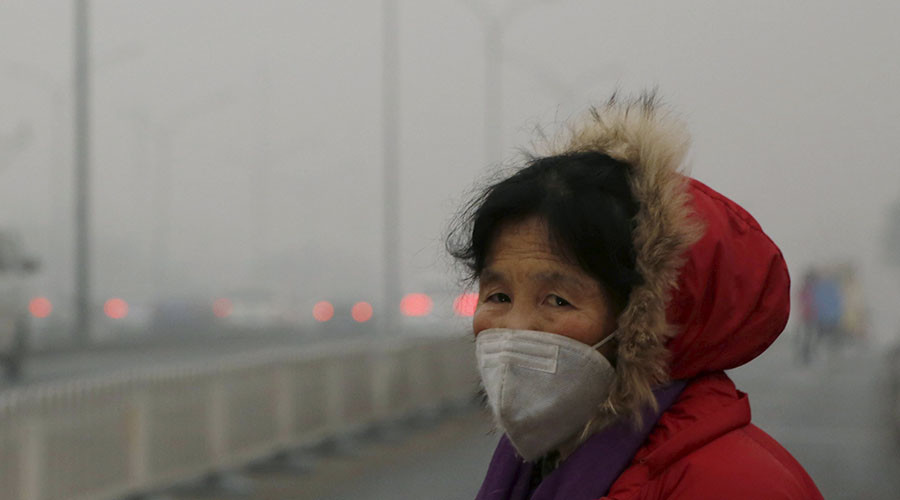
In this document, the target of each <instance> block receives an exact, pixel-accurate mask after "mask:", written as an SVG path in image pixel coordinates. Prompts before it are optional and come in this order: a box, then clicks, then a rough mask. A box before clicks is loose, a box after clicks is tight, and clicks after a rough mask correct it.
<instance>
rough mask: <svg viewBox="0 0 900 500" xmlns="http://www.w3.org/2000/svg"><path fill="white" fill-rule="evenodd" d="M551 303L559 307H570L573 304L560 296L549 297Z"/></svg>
mask: <svg viewBox="0 0 900 500" xmlns="http://www.w3.org/2000/svg"><path fill="white" fill-rule="evenodd" d="M549 299H550V303H551V304H552V305H554V306H557V307H563V306H570V305H572V304H570V303H569V301H568V300H566V299H564V298H562V297H560V296H559V295H551V296H550V297H549Z"/></svg>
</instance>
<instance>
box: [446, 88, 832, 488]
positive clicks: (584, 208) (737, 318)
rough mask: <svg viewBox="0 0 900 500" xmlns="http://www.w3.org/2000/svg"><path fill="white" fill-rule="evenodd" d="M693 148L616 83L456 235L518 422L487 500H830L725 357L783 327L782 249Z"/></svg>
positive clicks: (506, 404) (495, 381) (485, 375)
mask: <svg viewBox="0 0 900 500" xmlns="http://www.w3.org/2000/svg"><path fill="white" fill-rule="evenodd" d="M686 150H687V137H686V134H685V133H684V132H683V130H682V128H681V127H680V125H679V124H678V123H677V121H676V120H674V119H673V118H672V117H671V115H670V114H669V113H667V112H666V111H665V110H664V109H662V108H661V107H660V106H659V105H658V102H657V100H656V98H655V97H654V96H653V95H645V96H643V97H641V98H640V99H637V100H634V101H630V102H621V101H620V100H618V99H617V98H615V97H613V98H612V99H610V101H609V102H608V103H607V104H606V105H604V106H602V107H600V108H597V109H594V110H593V112H592V113H591V115H590V117H589V118H588V119H587V120H585V121H584V123H582V124H580V125H577V126H575V127H573V128H572V130H571V135H570V136H569V137H568V138H567V139H566V140H564V141H562V142H561V143H560V144H558V145H551V146H550V147H549V150H548V151H547V152H546V153H545V154H543V155H542V156H534V157H531V158H530V159H529V161H528V162H527V166H526V167H525V168H523V169H521V170H519V171H518V172H516V173H515V174H514V175H512V176H511V177H509V178H507V179H504V180H502V181H500V182H497V183H495V184H493V185H491V186H490V187H489V188H488V189H487V190H486V191H485V192H484V193H483V195H482V196H480V197H478V198H477V199H476V200H475V201H474V202H473V203H472V204H471V205H470V207H469V210H467V211H466V212H465V216H464V217H463V218H462V219H461V221H462V223H461V224H460V225H458V226H457V228H456V230H455V231H454V232H453V233H451V238H450V240H449V246H450V251H451V253H452V254H453V255H454V256H455V257H456V258H457V259H459V260H461V261H462V262H464V263H465V264H466V265H467V266H468V268H469V270H470V271H471V275H472V278H473V279H474V280H476V281H477V282H478V287H479V299H478V307H477V309H476V312H475V316H474V320H473V329H474V333H475V342H476V353H477V357H478V364H479V370H480V372H481V377H482V382H483V385H484V389H485V393H486V395H487V402H488V404H489V406H490V407H491V410H492V413H493V416H494V420H495V422H496V424H497V426H498V427H499V428H500V429H501V430H502V431H503V432H504V436H503V437H502V438H501V440H500V443H499V444H498V446H497V449H496V451H495V453H494V456H493V459H492V460H491V464H490V467H489V469H488V472H487V476H486V478H485V480H484V483H483V485H482V487H481V490H480V492H479V494H478V498H479V499H485V500H486V499H497V500H499V499H504V500H505V499H525V498H530V499H574V500H577V499H589V498H590V499H595V498H609V499H619V500H624V499H638V498H640V499H663V498H665V499H691V500H697V499H742V498H753V499H806V498H821V495H820V494H819V492H818V490H817V489H816V486H815V484H814V483H813V481H812V480H811V479H810V478H809V476H808V475H807V474H806V472H805V471H804V470H803V468H802V467H801V466H800V464H798V463H797V461H796V460H794V458H793V457H791V455H790V454H789V453H788V452H787V451H786V450H785V449H784V448H782V447H781V446H780V445H779V444H778V443H777V442H775V440H773V439H772V438H771V437H769V436H768V435H767V434H766V433H764V432H763V431H761V430H760V429H758V428H757V427H755V426H754V425H753V424H751V423H750V407H749V403H748V399H747V395H746V394H744V393H742V392H740V391H738V390H736V389H735V386H734V384H733V383H732V382H731V380H729V378H728V376H727V375H726V374H725V373H724V371H723V370H726V369H730V368H734V367H737V366H740V365H742V364H744V363H746V362H748V361H750V360H751V359H753V358H755V357H756V356H758V355H759V354H760V353H762V352H763V351H764V350H765V349H766V348H767V347H768V346H769V345H770V344H771V343H772V342H773V341H774V340H775V338H776V337H777V336H778V334H779V333H781V331H782V329H783V327H784V325H785V322H786V321H787V317H788V310H789V288H790V282H789V277H788V272H787V268H786V265H785V263H784V259H783V258H782V256H781V253H780V251H779V250H778V248H777V247H776V246H775V244H774V243H772V241H771V240H770V239H769V238H768V237H767V236H766V235H765V234H764V233H763V232H762V230H761V229H760V227H759V225H758V224H757V222H756V221H755V220H754V219H753V217H751V216H750V215H749V214H748V213H747V212H746V211H744V210H743V209H742V208H741V207H739V206H738V205H737V204H735V203H734V202H732V201H731V200H729V199H727V198H725V197H724V196H722V195H721V194H719V193H717V192H715V191H713V190H712V189H710V188H709V187H707V186H705V185H703V184H702V183H700V182H698V181H697V180H695V179H691V178H689V177H687V176H685V174H683V173H681V164H682V161H683V158H684V155H685V153H686Z"/></svg>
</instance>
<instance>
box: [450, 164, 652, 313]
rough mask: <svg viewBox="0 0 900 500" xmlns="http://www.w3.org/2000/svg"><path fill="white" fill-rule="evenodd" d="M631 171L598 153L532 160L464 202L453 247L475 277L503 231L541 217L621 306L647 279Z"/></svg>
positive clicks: (559, 244) (560, 246)
mask: <svg viewBox="0 0 900 500" xmlns="http://www.w3.org/2000/svg"><path fill="white" fill-rule="evenodd" d="M628 170H629V167H628V165H627V164H625V163H623V162H620V161H618V160H615V159H613V158H611V157H609V156H608V155H606V154H603V153H600V152H576V153H567V154H562V155H557V156H548V157H540V158H531V159H529V161H528V164H527V165H526V166H525V167H524V168H522V169H520V170H518V171H517V172H515V173H514V174H513V175H511V176H509V177H507V178H505V179H503V180H501V181H499V182H495V183H493V184H491V185H490V186H488V187H487V188H485V189H483V190H482V191H481V192H480V193H479V194H478V195H477V196H475V197H474V198H473V199H472V201H470V202H469V204H468V205H466V206H465V208H464V210H463V212H462V213H460V214H459V215H458V216H457V218H456V219H455V222H454V223H453V226H452V227H451V230H450V232H449V234H448V236H447V239H446V243H447V250H448V251H449V252H450V255H452V256H453V257H454V258H455V259H456V260H457V261H459V262H461V263H462V264H464V265H465V266H466V268H467V270H468V279H469V280H470V281H471V282H475V281H477V279H478V278H479V276H480V275H481V272H482V271H483V270H484V266H485V259H486V258H487V254H488V252H489V250H490V246H491V243H492V242H493V240H494V238H495V237H496V236H497V231H498V229H499V228H500V227H501V226H502V225H503V224H505V223H508V222H515V221H519V220H522V219H525V218H527V217H530V216H538V217H540V218H542V219H543V220H544V221H545V222H546V224H547V228H548V231H549V233H550V238H551V244H552V245H554V247H555V248H556V250H557V251H560V252H562V253H563V254H564V255H565V256H566V257H567V258H570V259H571V260H572V261H573V262H575V263H576V264H578V265H579V266H580V267H581V268H582V269H583V270H584V271H585V272H587V274H589V275H590V276H592V277H593V278H595V279H596V280H597V281H598V282H599V283H600V284H601V285H602V286H603V288H604V289H605V290H606V292H607V293H608V294H609V295H610V298H611V299H612V301H613V303H614V304H615V305H616V307H617V309H618V310H619V311H620V312H621V310H622V308H624V307H625V304H626V303H627V302H628V297H629V295H630V294H631V290H632V288H633V287H634V286H635V285H638V284H640V283H641V282H642V279H641V276H640V274H639V273H638V272H637V270H636V269H635V249H634V243H633V240H632V233H633V231H634V218H635V215H637V212H638V210H639V208H640V205H639V204H638V203H637V201H635V199H634V196H633V194H632V192H631V188H630V185H629V174H628Z"/></svg>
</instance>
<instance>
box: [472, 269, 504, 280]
mask: <svg viewBox="0 0 900 500" xmlns="http://www.w3.org/2000/svg"><path fill="white" fill-rule="evenodd" d="M478 281H479V282H481V283H497V282H503V281H505V276H504V275H503V273H501V272H499V271H496V270H494V269H491V268H489V267H488V268H485V269H484V270H482V271H481V274H480V275H479V276H478Z"/></svg>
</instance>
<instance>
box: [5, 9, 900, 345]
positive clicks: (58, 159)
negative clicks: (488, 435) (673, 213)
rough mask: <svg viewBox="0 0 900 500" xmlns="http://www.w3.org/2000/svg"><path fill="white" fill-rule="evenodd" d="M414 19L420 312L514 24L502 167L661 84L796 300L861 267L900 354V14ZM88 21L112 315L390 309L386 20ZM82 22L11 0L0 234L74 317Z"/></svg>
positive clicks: (354, 16) (111, 17) (649, 13)
mask: <svg viewBox="0 0 900 500" xmlns="http://www.w3.org/2000/svg"><path fill="white" fill-rule="evenodd" d="M518 5H522V6H523V8H521V9H518V8H516V6H518ZM399 6H400V17H399V25H400V32H399V40H400V46H401V51H400V66H401V69H400V82H401V102H400V106H401V113H400V137H401V139H400V142H401V150H400V157H401V162H400V165H399V169H400V172H401V186H400V189H401V213H402V219H401V234H402V245H401V248H402V256H401V257H402V258H401V261H402V263H403V274H402V282H403V284H404V290H405V291H416V290H418V289H422V288H426V287H433V286H436V285H435V283H443V280H442V278H440V276H443V274H444V271H445V270H446V259H445V258H444V257H443V256H442V254H441V250H442V243H441V237H442V231H443V230H444V228H445V226H446V222H447V220H448V218H449V217H450V216H451V215H452V214H453V212H454V211H455V210H456V208H457V207H458V206H459V204H460V202H461V201H462V200H463V199H464V194H465V193H466V192H467V190H469V189H470V188H471V187H472V186H473V185H474V183H475V182H476V181H477V180H478V179H479V178H484V176H485V175H486V174H487V173H488V172H489V170H488V169H487V168H486V167H487V163H488V162H487V159H486V158H485V133H484V123H485V118H484V107H485V90H484V89H485V50H484V47H485V39H484V33H485V30H486V29H492V30H497V29H498V28H497V26H500V28H499V29H500V30H502V31H501V32H500V38H501V40H502V43H503V52H502V53H503V65H502V69H501V71H500V73H499V74H500V76H501V84H500V88H501V90H502V94H501V95H502V126H501V129H500V131H499V132H500V133H499V137H500V140H501V150H502V152H503V155H504V158H505V159H507V160H509V161H513V160H515V159H516V158H517V157H516V151H517V148H519V147H522V146H527V145H528V142H529V140H530V139H531V138H532V137H533V136H534V132H533V130H534V127H535V126H538V125H540V126H545V127H546V126H549V127H550V128H551V129H552V126H553V125H554V124H558V123H560V122H562V121H565V120H566V119H568V118H570V117H571V116H574V115H576V114H577V113H578V112H579V111H580V110H583V109H584V108H586V106H587V105H589V104H590V103H591V102H598V101H602V100H603V99H604V98H605V97H606V96H608V94H609V93H610V91H611V90H612V89H614V88H616V87H618V88H621V89H622V90H623V91H625V92H626V93H628V92H635V91H639V90H641V89H643V88H648V87H653V86H658V87H659V89H660V93H661V94H662V95H663V96H664V98H665V100H666V101H667V102H669V103H670V104H671V105H673V107H675V108H676V109H677V110H678V111H679V113H680V114H681V115H682V117H683V118H684V120H685V121H686V122H687V123H688V126H689V127H690V129H691V131H692V133H693V137H694V149H693V152H692V155H691V164H692V166H693V167H692V169H693V174H694V175H695V176H696V177H698V178H700V179H701V180H703V181H704V182H706V183H707V184H710V185H711V186H713V187H714V188H716V189H717V190H719V191H721V192H722V193H724V194H726V195H727V196H729V197H732V198H733V199H735V200H736V201H738V202H739V203H741V204H742V205H744V206H745V207H746V208H747V209H748V210H749V211H750V212H751V213H752V214H753V215H754V216H755V217H756V218H757V219H758V220H759V222H760V223H761V224H762V226H763V227H764V228H765V229H766V231H767V232H768V233H769V234H770V235H771V236H772V238H773V239H774V240H775V241H776V243H778V244H779V246H780V247H781V248H782V250H783V252H784V254H785V257H786V258H787V260H788V263H789V265H790V266H791V270H792V274H793V275H794V278H795V282H799V276H800V275H801V274H802V272H803V270H804V269H805V268H806V266H808V265H811V264H815V263H830V262H836V261H843V260H852V261H855V262H856V263H857V264H858V266H859V267H860V270H861V271H862V279H863V283H864V286H865V293H866V296H867V299H869V301H870V304H871V308H872V312H873V320H874V321H875V325H876V327H877V329H878V331H877V332H876V333H877V334H878V335H880V336H881V337H882V338H887V337H893V336H894V334H895V333H896V332H895V329H894V328H893V327H892V326H891V325H892V324H893V323H896V320H897V315H896V313H895V311H894V309H895V308H894V307H893V305H894V304H896V303H897V300H898V299H900V284H898V283H897V278H898V276H900V274H898V271H897V270H893V269H888V268H886V267H885V264H884V258H883V254H884V249H883V246H882V240H883V237H882V233H883V231H884V229H885V226H886V225H887V221H886V219H885V213H886V211H887V207H888V206H889V205H890V204H891V203H892V202H893V201H894V200H895V199H897V198H898V197H900V169H898V168H897V166H896V164H897V160H896V158H897V156H898V155H897V154H896V152H895V150H896V144H897V138H898V136H900V97H898V96H897V92H896V89H897V88H900V53H898V52H900V31H898V30H897V29H896V24H897V20H898V19H900V4H897V3H893V2H874V1H861V2H854V3H852V4H851V3H848V2H838V1H831V0H829V1H818V2H775V1H769V2H746V1H743V2H736V1H715V2H713V1H705V2H704V1H698V0H690V1H683V2H594V1H583V0H582V1H576V0H571V1H562V0H560V1H555V2H527V1H525V2H513V1H507V2H477V1H474V0H473V1H471V2H466V1H462V0H457V1H451V0H434V1H428V2H412V1H404V0H400V1H399ZM92 8H93V10H92V19H91V21H92V26H91V28H92V31H91V36H92V52H93V61H94V71H93V73H92V75H93V97H94V101H93V104H92V110H93V121H92V124H93V133H94V136H93V142H92V147H93V163H92V175H93V181H92V189H93V202H92V210H93V218H92V225H93V233H92V236H93V237H94V242H95V243H94V249H95V252H94V273H95V281H96V284H95V291H96V295H97V296H98V300H102V299H101V297H106V296H108V295H113V294H117V295H126V296H133V297H136V298H138V299H137V300H143V299H146V298H148V297H152V296H154V295H155V294H157V293H165V294H170V295H191V294H219V293H228V292H230V291H235V290H244V289H254V290H265V291H269V292H271V293H278V294H288V295H292V296H296V297H297V300H298V301H300V300H311V299H313V298H315V297H317V296H340V297H348V300H354V299H357V298H367V299H369V300H371V301H373V302H377V301H378V294H379V292H380V290H381V288H380V287H381V279H382V271H381V259H382V241H381V235H382V231H381V228H382V224H383V222H382V193H381V186H382V177H381V176H382V115H381V110H382V101H381V99H382V88H381V81H382V80H381V70H382V66H381V64H382V59H381V55H382V38H381V8H382V4H381V2H360V1H349V0H343V1H318V0H317V1H312V0H310V1H266V2H251V1H221V0H190V1H184V0H177V1H154V2H146V1H145V2H137V1H112V0H105V1H99V0H96V1H94V2H92ZM508 12H512V14H508ZM493 15H496V16H500V17H501V18H502V19H504V22H503V23H501V24H499V25H498V24H496V23H493V24H492V23H491V22H490V20H489V18H490V17H491V16H493ZM71 25H72V13H71V6H70V4H69V2H51V1H49V0H47V1H24V0H22V1H9V0H0V47H2V49H0V224H2V225H3V226H6V227H16V228H18V229H20V230H21V231H22V233H23V234H24V236H25V240H26V243H27V244H28V245H29V247H31V248H32V249H33V250H34V251H35V252H36V253H37V254H38V255H40V257H41V260H42V261H43V262H44V268H43V272H42V274H41V275H40V276H39V277H38V278H37V279H36V280H35V281H36V282H35V286H36V288H37V289H38V290H39V292H40V293H44V294H49V295H55V296H59V297H61V298H62V297H65V296H67V294H68V293H69V292H68V290H70V289H71V287H72V273H71V265H72V257H71V253H72V241H73V236H72V220H73V216H72V139H71V136H72V128H71V123H72V91H71V88H70V87H71V84H70V82H71V68H72V54H71V52H72V49H71V41H72V31H71ZM495 32H496V31H495ZM166 172H168V173H166ZM161 207H162V208H161ZM166 207H167V208H166ZM161 220H164V221H165V222H162V223H161V222H160V221H161ZM158 234H164V235H166V238H165V240H166V242H165V244H161V243H160V242H159V239H158V238H156V237H155V235H158ZM160 255H164V256H165V257H163V258H160ZM160 262H163V265H164V267H165V269H166V272H165V273H163V275H160V273H159V272H157V269H159V266H160Z"/></svg>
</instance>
